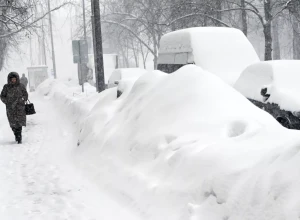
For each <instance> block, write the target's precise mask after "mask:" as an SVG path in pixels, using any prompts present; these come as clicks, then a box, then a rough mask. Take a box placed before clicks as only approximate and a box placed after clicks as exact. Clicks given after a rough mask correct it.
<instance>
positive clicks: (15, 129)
mask: <svg viewBox="0 0 300 220" xmlns="http://www.w3.org/2000/svg"><path fill="white" fill-rule="evenodd" d="M11 130H12V131H13V132H14V135H15V141H16V142H18V138H17V128H11Z"/></svg>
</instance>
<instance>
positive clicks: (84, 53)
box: [72, 40, 89, 64]
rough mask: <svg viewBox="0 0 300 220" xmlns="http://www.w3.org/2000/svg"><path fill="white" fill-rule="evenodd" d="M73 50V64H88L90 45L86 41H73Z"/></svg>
mask: <svg viewBox="0 0 300 220" xmlns="http://www.w3.org/2000/svg"><path fill="white" fill-rule="evenodd" d="M72 49H73V63H79V64H83V63H88V62H89V55H88V52H89V51H88V43H87V41H86V40H73V41H72Z"/></svg>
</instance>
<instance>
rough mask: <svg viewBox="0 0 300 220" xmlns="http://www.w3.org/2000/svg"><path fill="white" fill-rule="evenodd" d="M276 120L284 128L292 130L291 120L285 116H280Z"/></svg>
mask: <svg viewBox="0 0 300 220" xmlns="http://www.w3.org/2000/svg"><path fill="white" fill-rule="evenodd" d="M276 120H277V121H278V122H279V123H280V124H281V125H282V126H283V127H286V128H290V120H289V119H288V118H286V117H284V116H279V117H277V118H276Z"/></svg>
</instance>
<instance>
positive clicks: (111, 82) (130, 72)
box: [107, 68, 147, 88]
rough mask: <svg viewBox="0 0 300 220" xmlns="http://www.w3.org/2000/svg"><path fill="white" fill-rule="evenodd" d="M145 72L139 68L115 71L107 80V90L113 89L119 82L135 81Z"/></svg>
mask: <svg viewBox="0 0 300 220" xmlns="http://www.w3.org/2000/svg"><path fill="white" fill-rule="evenodd" d="M146 72H147V70H145V69H140V68H120V69H115V70H114V71H113V72H112V74H111V75H110V77H109V79H108V84H107V88H113V87H116V86H117V85H118V84H119V82H120V80H125V79H127V80H129V79H130V80H132V79H134V80H136V79H138V78H139V77H140V76H141V75H142V74H144V73H146Z"/></svg>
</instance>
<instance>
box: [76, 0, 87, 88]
mask: <svg viewBox="0 0 300 220" xmlns="http://www.w3.org/2000/svg"><path fill="white" fill-rule="evenodd" d="M84 1H85V0H82V10H83V14H82V15H83V33H84V35H83V36H84V40H85V41H86V40H87V39H86V22H85V2H84ZM83 65H86V64H82V63H80V64H79V65H78V68H80V74H81V81H82V85H81V86H82V92H84V83H85V79H84V77H86V72H84V70H85V68H83Z"/></svg>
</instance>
